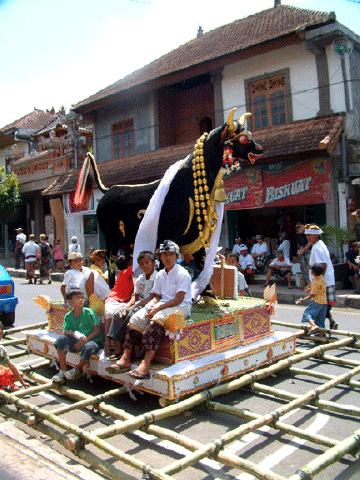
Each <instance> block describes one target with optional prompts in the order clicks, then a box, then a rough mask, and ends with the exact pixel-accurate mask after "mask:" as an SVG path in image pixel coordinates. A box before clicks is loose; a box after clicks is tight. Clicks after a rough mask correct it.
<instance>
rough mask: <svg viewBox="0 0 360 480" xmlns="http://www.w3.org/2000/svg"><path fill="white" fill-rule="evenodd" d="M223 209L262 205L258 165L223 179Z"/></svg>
mask: <svg viewBox="0 0 360 480" xmlns="http://www.w3.org/2000/svg"><path fill="white" fill-rule="evenodd" d="M224 189H225V194H226V202H225V209H226V210H240V209H249V208H260V207H262V205H263V185H262V175H261V169H260V167H250V168H247V169H246V170H244V171H242V172H240V173H238V174H236V175H233V176H230V177H228V178H227V177H225V179H224Z"/></svg>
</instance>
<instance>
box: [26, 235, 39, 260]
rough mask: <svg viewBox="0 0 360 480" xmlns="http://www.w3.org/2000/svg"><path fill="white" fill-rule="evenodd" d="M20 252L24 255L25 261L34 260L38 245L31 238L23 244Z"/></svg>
mask: <svg viewBox="0 0 360 480" xmlns="http://www.w3.org/2000/svg"><path fill="white" fill-rule="evenodd" d="M22 253H23V254H24V255H25V262H35V261H36V256H37V254H38V253H39V245H38V244H37V243H35V242H34V241H33V240H30V241H29V242H26V243H25V245H24V246H23V248H22Z"/></svg>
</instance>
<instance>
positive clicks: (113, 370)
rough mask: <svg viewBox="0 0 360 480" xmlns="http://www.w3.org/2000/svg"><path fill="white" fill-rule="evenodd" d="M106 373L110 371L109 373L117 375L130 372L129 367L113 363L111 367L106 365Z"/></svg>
mask: <svg viewBox="0 0 360 480" xmlns="http://www.w3.org/2000/svg"><path fill="white" fill-rule="evenodd" d="M105 370H106V371H107V373H110V374H111V375H119V374H121V373H126V372H130V370H131V367H123V366H121V365H113V366H112V367H107V368H105Z"/></svg>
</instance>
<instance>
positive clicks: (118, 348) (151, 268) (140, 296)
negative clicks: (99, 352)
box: [107, 250, 158, 368]
mask: <svg viewBox="0 0 360 480" xmlns="http://www.w3.org/2000/svg"><path fill="white" fill-rule="evenodd" d="M137 261H138V264H139V268H140V270H141V271H142V273H141V274H140V275H139V276H138V278H137V279H136V282H135V287H134V295H133V296H132V297H131V299H130V301H129V303H128V304H127V305H126V307H125V308H124V309H123V310H122V311H120V312H116V313H115V314H114V315H113V319H112V321H111V324H110V328H109V333H108V335H107V336H108V337H109V338H112V339H113V340H115V353H114V354H113V355H110V357H109V358H110V360H118V359H120V357H121V355H122V353H123V349H122V343H123V341H124V338H125V334H126V327H127V325H128V323H129V320H130V318H131V317H132V315H134V313H136V312H138V311H139V310H140V309H141V308H142V307H144V306H145V305H146V304H147V303H148V302H149V301H150V300H151V299H152V298H154V296H153V295H152V294H151V290H152V288H153V286H154V280H155V277H156V275H157V273H158V272H157V270H155V255H154V254H153V253H152V252H150V251H147V250H146V251H143V252H140V253H139V255H138V258H137ZM109 368H110V367H109Z"/></svg>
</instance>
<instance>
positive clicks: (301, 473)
mask: <svg viewBox="0 0 360 480" xmlns="http://www.w3.org/2000/svg"><path fill="white" fill-rule="evenodd" d="M359 449H360V430H356V431H355V432H354V433H353V434H352V435H350V436H349V437H347V438H346V439H345V440H343V441H342V442H340V443H339V444H338V445H336V446H335V447H332V448H330V449H329V450H327V451H326V452H324V453H323V454H322V455H319V456H318V457H316V458H315V459H314V460H312V461H311V462H309V463H308V464H307V465H306V466H305V467H303V468H302V469H301V470H298V471H297V472H296V473H295V475H292V476H291V477H290V478H289V480H304V479H306V478H309V479H310V478H314V477H315V475H317V474H318V473H319V472H321V471H322V470H325V468H327V467H329V466H330V465H332V464H333V463H335V462H337V461H338V460H340V459H341V458H343V457H344V456H345V455H347V454H349V453H351V454H352V455H354V454H355V453H356V452H358V451H359Z"/></svg>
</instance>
